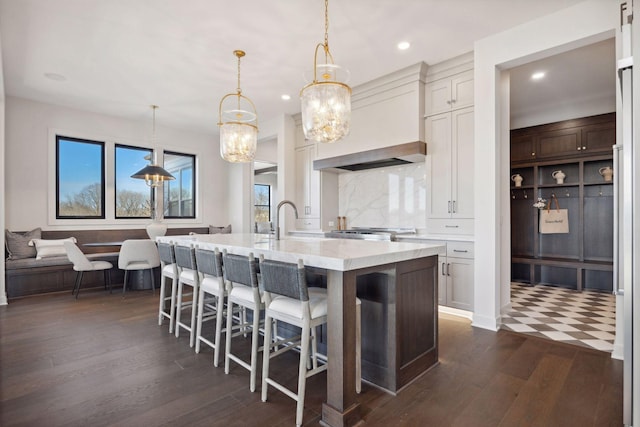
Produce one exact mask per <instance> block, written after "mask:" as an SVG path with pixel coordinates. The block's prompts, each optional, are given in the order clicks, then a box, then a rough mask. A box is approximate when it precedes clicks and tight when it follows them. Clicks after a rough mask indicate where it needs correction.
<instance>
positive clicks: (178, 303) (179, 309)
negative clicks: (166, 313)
mask: <svg viewBox="0 0 640 427" xmlns="http://www.w3.org/2000/svg"><path fill="white" fill-rule="evenodd" d="M181 314H182V282H181V281H180V280H178V296H177V301H176V323H175V327H176V338H178V337H179V336H180V316H181Z"/></svg>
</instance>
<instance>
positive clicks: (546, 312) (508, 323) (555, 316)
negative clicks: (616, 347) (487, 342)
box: [502, 283, 616, 352]
mask: <svg viewBox="0 0 640 427" xmlns="http://www.w3.org/2000/svg"><path fill="white" fill-rule="evenodd" d="M615 304H616V301H615V297H614V296H613V295H612V294H611V293H608V292H597V291H590V290H584V291H582V292H577V291H573V290H570V289H563V288H558V287H553V286H545V285H537V286H528V285H523V284H519V283H512V284H511V306H512V310H511V312H509V313H508V314H506V315H504V316H503V319H502V327H504V328H505V329H507V330H511V331H514V332H521V333H526V334H531V335H536V336H539V337H542V338H547V339H552V340H555V341H562V342H566V343H569V344H575V345H580V346H583V347H590V348H595V349H597V350H601V351H609V352H610V351H612V350H613V341H614V338H615V330H616V312H615V308H616V305H615Z"/></svg>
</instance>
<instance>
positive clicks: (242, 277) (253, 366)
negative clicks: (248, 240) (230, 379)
mask: <svg viewBox="0 0 640 427" xmlns="http://www.w3.org/2000/svg"><path fill="white" fill-rule="evenodd" d="M222 264H223V265H224V279H225V281H226V282H227V283H228V284H229V286H230V287H229V291H228V296H227V313H229V315H227V329H226V346H225V354H224V373H225V374H228V373H229V362H230V361H231V360H233V361H234V362H236V363H237V364H238V365H240V366H242V367H243V368H245V369H247V370H249V372H251V378H250V384H249V389H250V390H251V392H254V391H255V390H256V373H257V370H258V360H257V359H258V351H260V350H261V349H260V348H258V340H259V337H258V335H259V328H260V311H261V310H262V309H264V303H263V302H262V296H261V294H260V289H259V288H258V275H257V269H256V261H255V259H254V258H253V254H252V253H251V254H249V256H248V257H246V256H240V255H234V254H228V253H227V252H226V250H225V251H223V253H222ZM234 305H237V306H238V307H241V308H244V309H249V310H251V311H252V312H253V319H252V322H251V323H249V322H246V321H244V316H242V317H241V319H242V320H241V321H240V322H239V323H238V324H237V325H235V326H234V325H233V316H231V315H230V313H233V306H234ZM249 330H250V331H251V361H250V363H247V362H245V361H244V360H242V359H240V358H239V357H238V356H236V355H234V354H232V353H231V338H232V337H237V336H239V335H246V334H247V332H248V331H249ZM234 331H236V332H235V333H234Z"/></svg>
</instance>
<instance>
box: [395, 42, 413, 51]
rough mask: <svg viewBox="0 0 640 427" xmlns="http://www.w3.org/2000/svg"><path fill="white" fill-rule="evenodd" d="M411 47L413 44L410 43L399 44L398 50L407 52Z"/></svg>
mask: <svg viewBox="0 0 640 427" xmlns="http://www.w3.org/2000/svg"><path fill="white" fill-rule="evenodd" d="M410 47H411V43H409V42H400V43H398V49H400V50H407V49H409V48H410Z"/></svg>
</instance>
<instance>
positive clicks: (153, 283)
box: [149, 268, 156, 295]
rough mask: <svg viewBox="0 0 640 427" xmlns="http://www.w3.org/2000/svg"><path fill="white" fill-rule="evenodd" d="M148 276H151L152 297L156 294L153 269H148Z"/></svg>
mask: <svg viewBox="0 0 640 427" xmlns="http://www.w3.org/2000/svg"><path fill="white" fill-rule="evenodd" d="M149 274H150V275H151V290H152V291H153V295H155V294H156V275H155V274H153V268H150V269H149Z"/></svg>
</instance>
